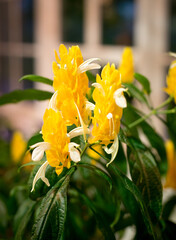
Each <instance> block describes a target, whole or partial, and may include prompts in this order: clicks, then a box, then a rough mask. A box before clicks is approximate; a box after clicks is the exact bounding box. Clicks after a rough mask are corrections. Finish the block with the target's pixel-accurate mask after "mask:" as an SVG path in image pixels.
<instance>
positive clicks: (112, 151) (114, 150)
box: [103, 137, 119, 167]
mask: <svg viewBox="0 0 176 240" xmlns="http://www.w3.org/2000/svg"><path fill="white" fill-rule="evenodd" d="M103 149H104V150H105V152H106V153H107V154H111V160H110V162H109V163H107V164H106V167H108V166H109V164H111V163H112V162H113V161H114V159H115V157H116V155H117V152H118V149H119V139H118V137H116V138H115V139H114V142H113V144H112V146H111V147H110V148H108V147H107V146H105V147H103Z"/></svg>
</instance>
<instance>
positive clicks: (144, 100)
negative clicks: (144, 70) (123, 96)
mask: <svg viewBox="0 0 176 240" xmlns="http://www.w3.org/2000/svg"><path fill="white" fill-rule="evenodd" d="M123 85H124V86H125V87H126V88H128V92H129V93H130V94H131V96H132V97H134V98H136V99H137V100H138V101H139V102H142V103H145V104H146V105H147V106H148V107H149V103H148V101H147V98H146V96H145V94H144V92H142V91H141V90H139V89H138V88H137V87H136V86H135V85H134V84H130V83H123Z"/></svg>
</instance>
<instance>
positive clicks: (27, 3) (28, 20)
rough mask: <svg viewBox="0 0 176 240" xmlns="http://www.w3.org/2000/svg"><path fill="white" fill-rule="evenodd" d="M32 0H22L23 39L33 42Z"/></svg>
mask: <svg viewBox="0 0 176 240" xmlns="http://www.w3.org/2000/svg"><path fill="white" fill-rule="evenodd" d="M33 15H34V9H33V0H22V19H23V41H24V42H33V32H34V24H33V18H34V16H33Z"/></svg>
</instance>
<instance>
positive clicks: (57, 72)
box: [53, 44, 89, 95]
mask: <svg viewBox="0 0 176 240" xmlns="http://www.w3.org/2000/svg"><path fill="white" fill-rule="evenodd" d="M59 53H60V59H59V56H58V54H57V52H56V51H55V56H56V61H57V63H56V62H53V72H54V82H53V87H54V90H55V91H56V90H58V89H59V87H60V85H62V84H63V83H64V84H65V85H67V87H68V88H70V89H72V92H73V93H74V92H82V94H83V95H86V93H87V92H88V89H89V86H88V84H89V80H88V77H87V75H86V73H85V72H84V73H80V72H79V71H78V68H79V66H80V65H81V64H82V63H83V57H82V54H81V50H80V48H79V47H78V46H72V47H71V48H69V51H68V52H67V49H66V47H65V46H64V45H63V44H61V45H60V47H59Z"/></svg>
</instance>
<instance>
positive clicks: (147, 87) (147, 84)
mask: <svg viewBox="0 0 176 240" xmlns="http://www.w3.org/2000/svg"><path fill="white" fill-rule="evenodd" d="M134 78H135V79H136V80H137V81H138V82H139V83H140V84H141V85H142V86H143V91H145V92H146V93H147V94H150V93H151V89H150V82H149V80H148V79H147V78H146V77H144V76H143V75H141V74H139V73H135V74H134Z"/></svg>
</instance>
